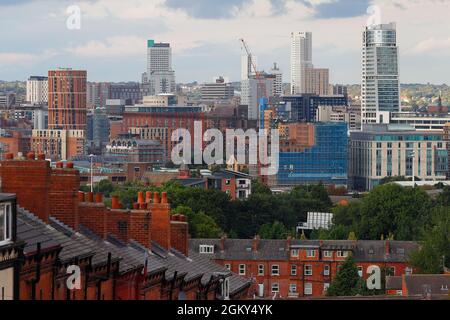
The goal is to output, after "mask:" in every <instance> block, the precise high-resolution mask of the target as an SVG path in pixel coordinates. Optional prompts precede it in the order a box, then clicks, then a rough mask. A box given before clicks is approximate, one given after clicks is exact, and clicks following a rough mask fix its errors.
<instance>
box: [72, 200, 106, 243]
mask: <svg viewBox="0 0 450 320" xmlns="http://www.w3.org/2000/svg"><path fill="white" fill-rule="evenodd" d="M79 194H83V195H84V193H79ZM79 199H81V196H79ZM97 199H98V198H97V196H96V200H97ZM78 212H79V217H80V218H79V223H80V224H82V225H83V226H85V227H86V228H88V229H89V230H91V231H92V232H94V233H96V234H97V235H99V236H100V237H102V239H106V236H107V235H108V221H107V219H108V214H109V209H108V208H106V206H105V204H104V203H103V202H85V201H84V202H83V201H80V203H79V204H78Z"/></svg>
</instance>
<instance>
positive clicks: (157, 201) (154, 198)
mask: <svg viewBox="0 0 450 320" xmlns="http://www.w3.org/2000/svg"><path fill="white" fill-rule="evenodd" d="M153 203H160V198H159V193H158V192H155V193H154V194H153Z"/></svg>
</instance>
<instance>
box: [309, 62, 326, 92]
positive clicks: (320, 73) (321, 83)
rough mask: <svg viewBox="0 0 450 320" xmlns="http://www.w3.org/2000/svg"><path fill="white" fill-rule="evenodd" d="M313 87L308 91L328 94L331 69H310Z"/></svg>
mask: <svg viewBox="0 0 450 320" xmlns="http://www.w3.org/2000/svg"><path fill="white" fill-rule="evenodd" d="M310 72H311V76H310V77H311V78H310V83H311V87H310V88H308V90H307V91H308V92H309V93H312V94H317V95H328V93H329V87H330V71H329V69H323V68H320V69H319V68H317V69H316V68H313V69H311V70H310Z"/></svg>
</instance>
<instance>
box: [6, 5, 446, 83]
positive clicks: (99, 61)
mask: <svg viewBox="0 0 450 320" xmlns="http://www.w3.org/2000/svg"><path fill="white" fill-rule="evenodd" d="M71 5H77V6H79V7H80V9H81V29H80V30H69V29H68V28H67V27H66V20H67V18H68V13H67V12H66V10H67V8H68V7H69V6H71ZM370 6H375V7H372V9H373V8H375V9H373V10H369V11H370V12H375V13H376V14H377V15H378V14H379V17H380V19H381V21H382V22H391V21H395V22H396V23H397V29H398V43H399V47H400V73H401V81H402V82H422V83H426V82H431V83H437V84H441V83H448V84H450V63H449V61H450V60H449V59H450V31H449V30H450V22H449V21H448V18H447V16H448V12H450V0H226V1H224V0H127V1H122V0H83V1H66V0H34V1H33V0H19V1H18V0H14V1H13V0H0V24H1V25H0V36H1V39H2V45H1V46H0V79H2V80H25V79H26V78H27V77H28V76H29V75H44V74H46V72H47V70H48V69H52V68H56V67H73V68H82V69H86V70H88V79H89V80H90V81H121V80H123V81H138V80H139V79H140V75H141V73H142V72H143V71H145V64H146V39H155V40H156V41H163V42H170V43H171V45H172V47H173V65H174V69H175V71H176V77H177V82H188V81H194V80H197V81H199V82H205V81H210V80H211V79H212V78H213V77H215V76H218V75H223V76H226V77H228V78H229V79H231V80H239V76H240V55H241V54H242V53H243V52H242V48H241V45H240V43H239V41H238V39H239V38H245V39H246V40H247V42H248V44H249V46H250V48H251V49H252V51H253V53H254V54H255V55H257V56H258V63H259V67H260V68H261V69H269V68H270V66H271V65H272V63H273V62H277V63H278V64H279V65H280V66H281V68H282V70H283V72H284V81H285V82H288V81H289V76H290V74H289V67H290V65H289V59H290V32H292V31H311V32H313V46H314V49H313V62H314V64H315V66H317V67H325V68H330V73H331V81H332V82H334V83H359V81H360V61H361V33H362V30H363V28H364V25H365V24H366V22H367V21H368V19H369V16H370V14H368V8H369V7H370Z"/></svg>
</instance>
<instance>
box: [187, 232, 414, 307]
mask: <svg viewBox="0 0 450 320" xmlns="http://www.w3.org/2000/svg"><path fill="white" fill-rule="evenodd" d="M416 248H417V244H416V243H415V242H408V241H389V240H386V241H361V240H360V241H350V240H348V241H347V240H326V241H325V240H324V241H319V240H293V239H292V240H291V239H287V240H261V239H259V237H255V239H253V240H243V239H226V238H222V239H218V240H211V239H191V240H190V250H191V251H196V252H198V253H199V254H203V255H204V256H207V257H210V258H211V259H212V260H214V261H215V262H217V263H220V264H221V265H223V266H225V267H226V268H227V269H229V270H231V271H232V272H235V273H237V274H239V275H241V276H244V277H247V278H249V279H251V280H252V283H253V286H252V288H251V290H250V294H254V295H255V296H258V297H261V298H269V297H273V296H277V297H279V298H308V297H318V296H322V295H324V294H325V292H326V288H327V287H328V286H329V285H330V283H331V281H332V280H333V278H334V277H335V276H336V273H337V271H338V268H339V265H340V264H341V263H342V262H343V261H344V260H345V259H346V257H347V256H348V255H353V257H354V259H355V261H356V264H357V266H358V272H359V274H360V276H361V277H364V278H367V277H368V274H367V268H368V267H369V266H372V265H376V266H378V267H380V269H381V270H385V272H386V274H387V275H395V276H399V275H402V274H411V273H412V272H413V270H412V268H410V267H409V266H408V262H407V261H408V256H409V254H410V253H411V251H413V250H414V249H416Z"/></svg>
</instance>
